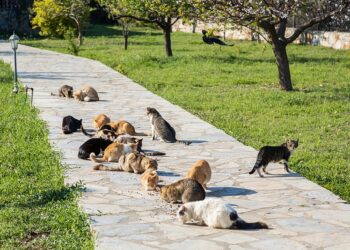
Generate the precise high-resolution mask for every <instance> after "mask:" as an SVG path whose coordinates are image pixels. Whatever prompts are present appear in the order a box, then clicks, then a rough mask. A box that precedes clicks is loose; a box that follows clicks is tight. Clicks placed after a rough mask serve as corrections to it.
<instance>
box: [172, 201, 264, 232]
mask: <svg viewBox="0 0 350 250" xmlns="http://www.w3.org/2000/svg"><path fill="white" fill-rule="evenodd" d="M177 218H178V219H179V220H180V221H181V222H182V223H184V224H185V223H186V222H191V221H195V222H196V223H197V224H198V225H206V226H208V227H213V228H222V229H225V228H229V229H248V230H249V229H268V226H267V225H266V224H265V223H263V222H253V223H248V222H245V221H244V220H242V219H241V218H240V217H239V216H238V214H237V212H236V210H234V209H233V208H232V207H231V206H230V205H229V204H225V203H224V202H223V201H222V200H219V199H206V200H203V201H195V202H189V203H186V204H184V205H182V206H181V207H180V208H179V210H178V211H177Z"/></svg>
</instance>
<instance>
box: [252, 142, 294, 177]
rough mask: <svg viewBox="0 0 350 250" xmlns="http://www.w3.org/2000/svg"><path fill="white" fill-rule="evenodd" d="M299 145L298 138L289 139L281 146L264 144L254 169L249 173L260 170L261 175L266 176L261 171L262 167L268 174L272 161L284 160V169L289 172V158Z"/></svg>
mask: <svg viewBox="0 0 350 250" xmlns="http://www.w3.org/2000/svg"><path fill="white" fill-rule="evenodd" d="M298 145H299V139H298V140H296V141H295V140H287V141H286V142H285V143H283V144H282V145H281V146H264V147H262V148H261V149H260V150H259V154H258V157H257V159H256V162H255V165H254V167H253V169H252V170H251V171H250V172H249V174H253V173H254V172H255V170H257V171H258V174H259V176H260V177H264V176H263V174H262V173H261V171H260V168H262V170H263V171H264V173H265V174H268V172H267V171H266V167H267V165H268V164H269V163H270V162H282V163H283V164H284V169H285V170H286V171H287V172H288V173H289V172H290V171H289V168H288V160H289V157H290V156H291V154H292V152H293V150H294V149H296V148H297V147H298Z"/></svg>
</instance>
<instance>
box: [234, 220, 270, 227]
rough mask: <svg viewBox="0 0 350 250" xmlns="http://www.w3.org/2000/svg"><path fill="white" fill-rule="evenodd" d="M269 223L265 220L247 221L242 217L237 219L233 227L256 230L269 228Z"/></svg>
mask: <svg viewBox="0 0 350 250" xmlns="http://www.w3.org/2000/svg"><path fill="white" fill-rule="evenodd" d="M268 228H269V227H268V225H267V224H266V223H264V222H260V221H258V222H245V221H244V220H242V219H240V218H239V219H238V220H236V221H235V222H234V223H233V224H232V226H231V229H242V230H254V229H268Z"/></svg>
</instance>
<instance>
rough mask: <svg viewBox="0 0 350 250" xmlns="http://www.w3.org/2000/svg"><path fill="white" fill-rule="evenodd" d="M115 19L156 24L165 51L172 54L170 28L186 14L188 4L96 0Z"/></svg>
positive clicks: (158, 0) (180, 0)
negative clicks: (160, 33)
mask: <svg viewBox="0 0 350 250" xmlns="http://www.w3.org/2000/svg"><path fill="white" fill-rule="evenodd" d="M98 1H99V3H100V4H101V6H104V7H105V8H106V10H107V11H108V12H109V14H110V15H111V16H113V17H114V18H115V19H120V18H132V19H135V20H137V21H141V22H144V23H151V24H155V25H157V26H158V27H159V28H161V29H162V31H163V33H164V39H165V52H166V55H167V56H172V55H173V51H172V48H171V29H172V26H173V25H174V24H175V23H176V22H177V21H178V20H179V19H180V18H182V17H185V16H186V13H187V12H188V10H189V7H190V5H189V4H188V2H187V1H185V0H176V1H174V0H98Z"/></svg>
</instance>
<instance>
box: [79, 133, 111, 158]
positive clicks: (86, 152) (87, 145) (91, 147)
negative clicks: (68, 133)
mask: <svg viewBox="0 0 350 250" xmlns="http://www.w3.org/2000/svg"><path fill="white" fill-rule="evenodd" d="M111 143H113V141H110V140H106V139H103V138H91V139H89V140H87V141H86V142H84V143H83V144H82V145H81V146H80V147H79V153H78V158H80V159H88V158H89V157H90V154H91V153H94V154H95V155H99V154H100V153H101V152H103V151H104V150H105V149H106V148H107V147H108V146H109V145H110V144H111Z"/></svg>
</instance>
